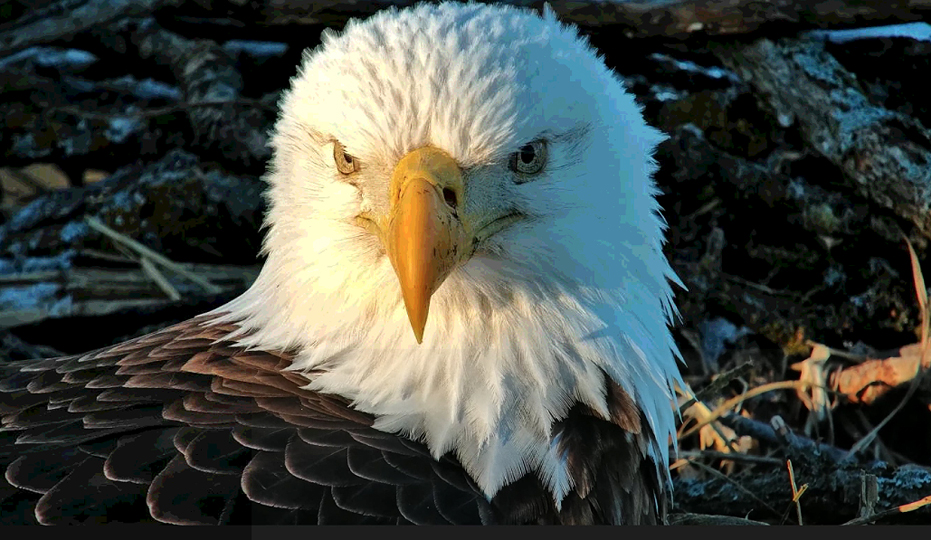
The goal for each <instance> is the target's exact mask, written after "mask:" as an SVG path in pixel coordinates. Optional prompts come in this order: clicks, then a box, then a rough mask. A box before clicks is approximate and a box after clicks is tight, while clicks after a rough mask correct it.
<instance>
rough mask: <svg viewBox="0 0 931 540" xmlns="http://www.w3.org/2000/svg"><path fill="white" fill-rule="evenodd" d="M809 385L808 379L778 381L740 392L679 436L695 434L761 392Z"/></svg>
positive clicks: (795, 388)
mask: <svg viewBox="0 0 931 540" xmlns="http://www.w3.org/2000/svg"><path fill="white" fill-rule="evenodd" d="M808 386H809V383H808V382H806V381H778V382H774V383H769V384H764V385H762V386H757V387H756V388H754V389H752V390H749V391H747V392H744V393H743V394H740V395H739V396H736V397H733V398H731V399H729V400H727V401H725V402H724V403H723V404H722V405H721V406H720V407H718V408H717V409H715V410H714V411H712V412H711V414H710V415H708V417H707V418H705V419H704V420H702V421H701V422H698V423H697V424H696V425H694V426H692V427H691V429H689V430H688V431H686V432H685V433H683V434H682V435H681V436H680V437H679V438H680V439H683V438H685V437H688V436H689V435H692V434H694V433H695V432H697V431H698V430H699V429H701V428H703V427H704V426H705V425H707V424H710V423H711V422H714V421H715V420H717V419H718V418H720V417H721V416H723V415H724V414H725V413H726V412H727V411H729V410H730V409H731V408H732V407H734V406H736V405H737V404H739V403H742V402H744V401H746V400H748V399H750V398H753V397H756V396H758V395H760V394H765V393H766V392H772V391H773V390H797V389H799V388H807V387H808Z"/></svg>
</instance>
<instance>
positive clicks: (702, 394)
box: [679, 362, 753, 414]
mask: <svg viewBox="0 0 931 540" xmlns="http://www.w3.org/2000/svg"><path fill="white" fill-rule="evenodd" d="M752 367H753V363H752V362H745V363H743V364H741V365H739V366H737V367H735V368H733V369H729V370H727V371H725V372H724V373H721V374H720V375H718V376H717V377H715V378H714V380H713V381H711V383H710V384H709V385H708V386H706V387H704V388H702V389H701V390H699V391H698V392H695V393H694V394H693V395H692V397H691V399H689V400H688V401H686V402H685V403H684V404H682V405H681V406H680V407H679V414H682V413H684V412H685V410H686V409H688V408H689V407H691V406H692V405H694V404H695V402H697V401H699V400H704V399H707V398H709V397H711V396H713V395H715V394H717V393H718V392H719V391H720V390H722V389H723V388H724V387H725V386H727V385H728V384H730V383H731V381H733V380H734V379H736V378H738V377H741V376H743V374H744V373H746V372H748V371H750V368H752Z"/></svg>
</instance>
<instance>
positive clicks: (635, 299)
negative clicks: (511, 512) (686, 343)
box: [222, 3, 679, 503]
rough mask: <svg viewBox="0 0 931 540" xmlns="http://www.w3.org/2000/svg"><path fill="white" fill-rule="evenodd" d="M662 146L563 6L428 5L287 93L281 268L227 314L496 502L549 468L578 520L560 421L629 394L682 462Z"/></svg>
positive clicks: (327, 51)
mask: <svg viewBox="0 0 931 540" xmlns="http://www.w3.org/2000/svg"><path fill="white" fill-rule="evenodd" d="M661 140H662V136H661V134H660V133H659V132H658V131H656V130H655V129H653V128H651V127H649V126H648V125H647V124H646V123H645V121H644V119H643V117H642V114H641V111H640V108H639V106H638V105H637V104H636V103H635V101H634V99H633V97H632V96H631V95H630V94H629V93H627V92H626V91H625V88H624V85H623V84H622V82H621V80H620V79H619V78H618V76H617V75H616V74H615V73H614V72H612V71H611V70H610V69H609V68H608V67H606V65H605V64H604V62H603V61H602V59H600V58H599V57H598V55H597V54H596V52H595V51H594V50H593V49H592V47H591V46H590V45H588V44H587V43H586V41H585V40H584V39H582V38H580V37H579V36H578V34H577V32H576V31H575V30H574V29H572V28H570V27H567V26H565V25H562V24H560V23H559V22H558V21H557V20H556V18H555V16H554V14H553V13H552V12H551V11H549V10H548V9H547V10H546V11H545V12H544V13H543V15H542V16H540V15H537V14H536V13H534V12H532V11H529V10H520V9H515V8H511V7H504V6H484V5H479V4H458V3H445V4H440V5H430V4H424V5H419V6H417V7H415V8H412V9H407V10H402V11H397V10H387V11H384V12H381V13H379V14H377V15H375V16H374V17H372V18H370V19H367V20H365V21H363V22H357V21H353V22H350V23H349V24H348V25H347V26H346V28H345V29H344V30H343V31H342V32H341V33H334V32H324V34H323V36H322V43H321V44H320V45H319V46H318V47H316V48H315V49H313V50H312V51H309V52H307V53H306V54H305V55H304V59H303V63H302V65H301V68H300V71H299V73H298V75H297V76H296V77H295V78H293V79H292V81H291V87H290V89H289V90H287V91H286V92H285V93H284V95H283V98H282V100H281V114H280V118H279V120H278V123H277V125H276V128H275V132H274V136H273V138H272V146H273V149H274V157H273V159H272V162H271V164H270V167H269V171H268V174H267V176H266V179H267V181H268V184H269V189H268V195H267V196H268V201H269V208H268V214H267V237H266V240H265V245H264V250H265V253H266V255H267V262H266V264H265V266H264V268H263V270H262V271H261V274H260V276H259V278H258V279H257V280H256V282H255V284H254V285H253V286H252V287H251V289H250V290H249V291H247V292H246V293H245V294H244V295H243V296H242V297H240V298H239V299H237V300H235V301H233V302H232V303H231V304H229V305H228V306H225V307H224V308H222V310H223V311H226V312H228V315H227V319H228V320H235V321H236V322H237V323H238V324H240V326H241V334H240V335H239V337H238V339H239V341H240V342H241V343H242V344H244V345H247V346H251V347H261V348H277V349H289V350H294V351H295V352H296V356H295V361H294V363H293V365H292V366H291V367H290V368H289V369H292V370H296V371H299V372H301V373H304V374H306V376H307V377H308V379H310V381H311V383H310V385H309V388H310V389H313V390H317V391H323V392H328V393H333V394H339V395H341V396H344V397H346V398H347V399H349V400H351V401H352V403H353V406H354V407H356V408H357V409H359V410H362V411H364V412H368V413H371V414H373V415H374V416H375V417H376V424H375V426H376V427H377V428H379V429H383V430H386V431H392V432H397V433H401V434H404V435H406V436H410V437H413V438H418V439H422V440H424V441H425V442H426V443H427V445H428V446H429V448H430V450H431V451H432V452H433V454H434V455H436V456H440V455H443V454H445V453H447V452H453V453H454V454H455V456H456V457H457V458H458V459H459V460H460V461H461V462H462V464H463V466H464V467H465V468H466V470H467V471H468V472H469V473H470V474H471V475H472V476H473V478H474V479H475V481H476V482H477V483H478V485H479V486H480V488H481V489H482V490H483V491H484V492H485V493H486V494H487V495H488V496H489V497H490V496H492V495H494V494H495V493H496V492H497V491H498V490H499V489H500V488H501V487H502V486H504V485H506V484H507V483H509V482H511V481H513V480H515V479H517V478H519V477H521V476H523V475H525V474H527V473H535V474H536V475H537V476H538V478H539V479H540V480H541V482H543V484H544V485H545V486H546V487H547V488H548V489H549V490H550V491H551V493H552V494H553V496H554V498H555V500H556V502H557V503H558V502H559V501H560V500H561V499H562V497H564V496H565V494H566V493H567V492H568V491H569V490H570V489H572V487H573V485H574V482H575V480H574V479H573V477H572V475H571V474H570V473H569V471H568V467H567V465H566V459H565V456H564V455H563V453H562V452H561V450H560V445H559V440H558V436H556V434H554V430H553V425H554V423H555V422H558V421H560V420H561V419H563V418H565V417H566V415H567V414H568V411H569V410H570V409H571V408H572V407H573V406H575V405H578V404H581V405H584V406H585V407H587V408H588V409H590V410H591V411H593V412H594V414H600V415H604V416H605V417H609V416H610V414H611V412H610V411H609V405H610V404H609V403H608V397H607V393H608V391H607V390H606V388H608V387H609V386H610V385H611V384H613V385H615V386H616V387H618V388H621V389H622V390H623V392H625V393H626V395H627V396H629V398H630V404H631V405H630V406H631V407H634V408H635V409H636V412H637V414H639V415H641V417H642V418H644V419H645V423H646V428H648V429H645V430H644V433H649V434H650V437H649V439H647V442H646V443H644V446H645V449H644V450H643V451H644V452H645V453H649V454H651V455H652V457H653V460H654V462H655V463H656V464H657V466H658V467H662V468H665V464H666V460H667V458H668V443H667V440H668V437H669V436H670V435H671V434H672V433H673V431H674V418H673V410H672V408H671V406H670V403H671V401H672V399H673V393H672V386H673V385H674V384H675V382H676V381H677V380H679V373H678V369H677V365H676V354H677V353H676V352H675V344H674V342H673V339H672V337H671V334H670V331H669V328H668V325H669V323H670V318H671V317H672V316H673V314H674V307H673V304H672V292H671V287H670V281H675V280H676V278H675V275H674V273H673V271H672V269H671V268H670V266H669V264H668V262H667V260H666V258H665V257H664V255H663V253H662V245H663V233H664V222H663V219H662V217H661V216H660V215H659V207H658V204H657V201H656V194H657V188H656V186H655V185H654V183H653V180H652V174H653V172H654V171H655V169H656V165H655V163H654V161H653V158H652V154H653V152H654V149H655V147H656V145H657V144H658V143H659V142H660V141H661Z"/></svg>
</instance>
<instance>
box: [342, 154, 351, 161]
mask: <svg viewBox="0 0 931 540" xmlns="http://www.w3.org/2000/svg"><path fill="white" fill-rule="evenodd" d="M343 160H345V161H346V163H352V156H350V155H349V154H343Z"/></svg>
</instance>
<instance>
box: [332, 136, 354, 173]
mask: <svg viewBox="0 0 931 540" xmlns="http://www.w3.org/2000/svg"><path fill="white" fill-rule="evenodd" d="M333 161H335V162H336V168H337V169H338V170H339V172H341V173H342V174H352V173H354V172H356V171H358V170H359V160H358V159H356V158H354V157H352V156H350V155H349V154H347V153H346V148H345V147H344V146H343V145H342V144H340V143H339V142H337V141H334V142H333Z"/></svg>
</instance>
